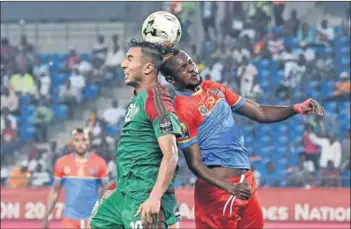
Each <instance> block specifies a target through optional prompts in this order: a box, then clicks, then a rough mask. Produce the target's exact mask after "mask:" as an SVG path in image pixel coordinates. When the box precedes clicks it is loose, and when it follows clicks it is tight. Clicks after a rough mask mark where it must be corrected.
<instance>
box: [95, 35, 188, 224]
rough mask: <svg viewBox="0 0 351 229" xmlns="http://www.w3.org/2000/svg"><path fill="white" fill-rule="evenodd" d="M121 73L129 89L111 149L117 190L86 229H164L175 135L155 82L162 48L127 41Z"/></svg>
mask: <svg viewBox="0 0 351 229" xmlns="http://www.w3.org/2000/svg"><path fill="white" fill-rule="evenodd" d="M129 47H130V49H129V51H128V52H127V54H126V56H125V59H124V61H123V62H122V68H123V70H124V73H125V83H126V85H129V86H133V87H134V88H135V91H134V97H133V98H132V99H131V101H130V103H129V105H128V109H127V113H126V115H125V124H124V126H123V129H122V134H121V139H120V140H119V143H118V147H117V158H116V163H117V174H118V176H117V182H116V183H117V189H116V191H114V192H113V193H112V194H110V195H109V196H108V197H107V198H106V199H105V200H103V201H101V202H102V203H101V204H100V205H99V206H98V207H97V209H96V210H94V211H93V214H92V217H91V221H90V227H91V228H143V227H144V226H147V227H150V228H168V227H170V226H171V225H175V224H176V222H177V221H178V218H179V211H178V207H177V202H176V198H175V195H174V188H173V180H174V176H175V171H176V167H177V162H178V152H177V143H176V136H178V135H179V134H180V132H181V127H180V123H179V120H178V118H177V116H176V115H175V114H174V108H173V103H172V100H171V98H170V96H169V95H168V93H167V92H166V90H165V88H164V87H163V86H161V85H160V84H159V82H158V79H157V78H158V72H159V68H160V66H161V64H162V55H161V54H162V47H159V46H158V45H156V44H152V43H148V42H137V41H135V40H132V41H131V42H130V44H129Z"/></svg>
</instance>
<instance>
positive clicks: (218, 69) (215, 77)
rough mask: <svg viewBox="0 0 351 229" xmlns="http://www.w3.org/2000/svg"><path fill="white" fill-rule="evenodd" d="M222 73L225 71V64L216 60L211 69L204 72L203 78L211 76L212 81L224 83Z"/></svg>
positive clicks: (208, 68)
mask: <svg viewBox="0 0 351 229" xmlns="http://www.w3.org/2000/svg"><path fill="white" fill-rule="evenodd" d="M222 71H223V64H222V63H221V62H220V61H219V60H215V61H213V62H212V64H211V65H210V67H206V68H205V69H204V70H203V71H202V72H201V76H203V77H204V76H206V75H210V76H211V80H212V81H215V82H222V81H223V78H222Z"/></svg>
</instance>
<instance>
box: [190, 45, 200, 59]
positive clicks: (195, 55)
mask: <svg viewBox="0 0 351 229" xmlns="http://www.w3.org/2000/svg"><path fill="white" fill-rule="evenodd" d="M188 54H189V56H191V58H192V59H193V60H194V62H195V64H200V63H201V58H200V56H199V52H198V51H197V46H196V45H195V44H192V45H191V46H190V50H189V52H188Z"/></svg>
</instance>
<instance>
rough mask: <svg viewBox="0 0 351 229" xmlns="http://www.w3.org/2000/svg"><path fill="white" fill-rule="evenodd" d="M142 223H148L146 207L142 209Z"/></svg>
mask: <svg viewBox="0 0 351 229" xmlns="http://www.w3.org/2000/svg"><path fill="white" fill-rule="evenodd" d="M141 223H142V224H143V225H146V224H147V218H146V212H145V210H144V209H143V210H142V211H141Z"/></svg>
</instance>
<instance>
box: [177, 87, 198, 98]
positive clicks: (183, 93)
mask: <svg viewBox="0 0 351 229" xmlns="http://www.w3.org/2000/svg"><path fill="white" fill-rule="evenodd" d="M201 91H202V88H201V86H198V87H197V88H196V89H195V92H187V91H178V90H176V94H177V95H182V96H193V95H197V94H199V93H200V92H201Z"/></svg>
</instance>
